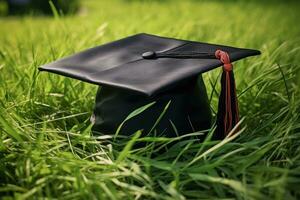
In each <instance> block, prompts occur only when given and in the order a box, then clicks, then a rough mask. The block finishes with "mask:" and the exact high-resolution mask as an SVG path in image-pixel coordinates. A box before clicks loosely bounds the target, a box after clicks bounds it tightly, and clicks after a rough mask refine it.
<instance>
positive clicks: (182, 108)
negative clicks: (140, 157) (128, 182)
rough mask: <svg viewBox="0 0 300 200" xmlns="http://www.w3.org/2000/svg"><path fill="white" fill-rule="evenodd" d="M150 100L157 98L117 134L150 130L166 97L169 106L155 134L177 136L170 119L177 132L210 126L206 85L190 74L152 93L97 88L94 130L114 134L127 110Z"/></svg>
mask: <svg viewBox="0 0 300 200" xmlns="http://www.w3.org/2000/svg"><path fill="white" fill-rule="evenodd" d="M153 101H155V102H156V103H155V104H154V105H152V106H151V107H150V108H148V109H147V110H146V111H144V112H143V113H142V114H140V115H138V116H136V117H134V118H132V119H130V120H129V121H127V122H126V123H125V124H124V126H123V127H122V129H121V132H120V134H122V135H131V134H133V133H134V132H136V131H137V130H140V129H143V130H144V131H143V133H144V134H147V133H149V131H150V130H151V128H152V127H153V125H154V124H155V121H156V120H157V119H158V117H159V116H160V114H161V113H162V112H163V109H164V108H165V106H166V105H167V103H168V102H169V101H171V103H170V105H169V108H168V109H167V111H166V113H165V115H164V116H163V118H162V119H161V121H160V123H159V124H158V126H157V127H155V131H156V133H157V134H159V135H160V134H163V135H165V136H169V137H173V136H176V132H175V130H174V128H173V127H172V124H171V122H172V123H173V124H174V125H175V127H176V129H177V131H178V133H179V134H185V133H192V132H194V131H199V130H204V129H209V128H210V124H211V111H210V107H209V103H208V99H207V94H206V88H205V85H204V83H203V80H202V77H201V76H200V77H199V78H198V81H197V77H193V78H191V79H189V80H188V81H185V82H183V83H182V84H181V85H179V86H178V87H176V88H174V89H172V90H170V91H168V92H164V93H161V94H159V95H156V96H154V97H148V96H145V95H141V94H138V93H137V94H133V93H131V92H128V91H126V90H116V89H115V88H111V87H107V86H104V87H102V88H99V91H98V93H97V97H96V104H95V109H94V117H95V124H94V127H93V130H94V131H95V132H100V133H104V134H113V133H115V131H116V130H117V128H118V126H119V125H120V124H121V123H122V122H123V120H124V119H125V118H126V117H127V116H128V114H129V113H131V112H132V111H133V110H135V109H137V108H139V107H141V106H143V105H146V104H148V103H151V102H153Z"/></svg>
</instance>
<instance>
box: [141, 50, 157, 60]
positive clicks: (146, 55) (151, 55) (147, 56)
mask: <svg viewBox="0 0 300 200" xmlns="http://www.w3.org/2000/svg"><path fill="white" fill-rule="evenodd" d="M155 56H156V53H155V52H154V51H146V52H144V53H143V54H142V57H143V58H145V59H151V58H155Z"/></svg>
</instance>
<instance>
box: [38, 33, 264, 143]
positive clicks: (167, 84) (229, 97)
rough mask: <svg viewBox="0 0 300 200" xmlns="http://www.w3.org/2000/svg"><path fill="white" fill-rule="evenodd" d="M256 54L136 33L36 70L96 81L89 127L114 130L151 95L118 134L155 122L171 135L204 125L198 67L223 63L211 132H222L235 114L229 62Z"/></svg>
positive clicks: (147, 128) (207, 120)
mask: <svg viewBox="0 0 300 200" xmlns="http://www.w3.org/2000/svg"><path fill="white" fill-rule="evenodd" d="M258 54H260V52H259V51H257V50H251V49H242V48H235V47H229V46H222V45H215V44H207V43H201V42H195V41H187V40H179V39H173V38H166V37H160V36H155V35H150V34H145V33H141V34H137V35H133V36H130V37H127V38H124V39H121V40H117V41H114V42H111V43H107V44H104V45H101V46H97V47H94V48H91V49H87V50H85V51H82V52H79V53H77V54H74V55H71V56H69V57H66V58H63V59H61V60H58V61H55V62H52V63H50V64H46V65H43V66H41V67H39V70H41V71H48V72H53V73H56V74H60V75H64V76H67V77H72V78H75V79H79V80H82V81H85V82H89V83H93V84H97V85H100V86H101V87H99V90H98V92H97V96H96V102H95V108H94V126H93V130H94V131H95V132H96V131H97V132H100V133H105V134H114V133H115V131H116V130H117V128H118V126H119V125H120V124H121V123H122V122H123V121H124V119H125V118H126V117H127V116H128V115H129V114H130V113H131V112H133V111H134V110H136V109H137V108H139V107H141V106H144V105H147V104H149V103H151V102H154V101H155V102H156V103H155V104H153V105H152V106H151V107H150V108H148V109H147V110H145V111H144V112H143V113H142V114H140V115H138V116H135V117H134V118H132V119H130V120H128V121H127V122H126V123H125V124H124V125H123V127H122V130H121V134H126V135H129V134H132V133H134V132H135V131H137V130H140V129H143V130H144V132H152V131H153V128H152V127H153V125H154V124H156V126H155V130H156V131H157V133H165V134H166V135H167V136H174V135H175V134H177V133H179V134H185V133H189V132H194V131H199V130H204V129H208V128H210V126H211V118H212V117H211V110H210V106H209V102H208V98H207V94H206V88H205V85H204V82H203V80H202V76H201V73H204V72H207V71H209V70H212V69H214V68H217V67H219V66H223V73H222V78H221V84H222V87H221V93H220V97H219V105H218V114H217V122H216V123H217V131H216V134H217V137H218V138H222V137H225V136H226V135H227V134H228V133H229V131H230V130H232V128H233V127H234V126H235V125H236V124H237V122H238V120H239V115H238V102H237V96H236V91H235V83H234V76H233V71H232V64H231V63H232V62H233V61H236V60H239V59H242V58H245V57H248V56H253V55H258ZM78 92H80V91H78ZM168 102H170V104H169V107H168V109H167V110H166V111H164V108H165V106H166V105H167V103H168ZM163 112H165V113H164V115H163V116H162V115H161V113H163ZM158 118H160V120H159V123H158V124H157V123H156V121H157V119H158Z"/></svg>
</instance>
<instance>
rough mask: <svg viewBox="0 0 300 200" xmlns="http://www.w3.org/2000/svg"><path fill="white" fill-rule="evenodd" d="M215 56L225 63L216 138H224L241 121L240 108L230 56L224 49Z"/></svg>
mask: <svg viewBox="0 0 300 200" xmlns="http://www.w3.org/2000/svg"><path fill="white" fill-rule="evenodd" d="M215 56H216V58H217V59H219V60H220V61H221V62H222V63H223V73H222V78H221V94H220V96H219V105H218V113H217V130H216V138H217V139H223V138H225V137H226V136H227V135H228V133H229V132H230V131H231V130H232V129H233V127H234V126H235V125H236V124H237V123H238V122H239V108H238V101H237V95H236V86H235V80H234V74H233V66H232V64H231V61H230V57H229V55H228V53H227V52H225V51H222V50H217V51H216V52H215Z"/></svg>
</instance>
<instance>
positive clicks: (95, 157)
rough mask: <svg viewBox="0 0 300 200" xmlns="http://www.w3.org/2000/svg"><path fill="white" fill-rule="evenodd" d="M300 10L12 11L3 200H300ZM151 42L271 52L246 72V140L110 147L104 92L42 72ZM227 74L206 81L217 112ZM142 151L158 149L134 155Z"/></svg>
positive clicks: (253, 6) (194, 5)
mask: <svg viewBox="0 0 300 200" xmlns="http://www.w3.org/2000/svg"><path fill="white" fill-rule="evenodd" d="M1 5H2V7H1V9H2V8H3V9H2V10H5V9H6V8H5V5H4V4H3V2H2V3H1ZM299 10H300V3H299V2H298V1H242V0H236V1H234V0H232V1H201V0H199V1H197V0H187V1H179V0H177V1H170V0H166V1H146V0H145V1H138V0H127V1H126V0H123V1H122V0H112V1H104V0H103V1H96V0H84V1H81V7H80V9H79V10H78V12H77V13H76V14H73V15H64V14H62V13H61V12H59V10H54V13H53V16H49V15H43V14H39V15H36V14H33V13H30V14H26V15H17V16H7V15H6V14H5V11H3V14H2V17H1V18H0V134H1V135H0V136H1V140H0V196H1V197H2V198H4V199H15V198H16V199H18V198H19V199H26V198H27V199H32V198H40V197H48V198H58V199H60V198H63V199H74V198H76V199H96V198H97V199H121V198H123V199H217V198H219V199H225V198H234V199H299V198H300V193H299V190H298V188H299V184H300V178H299V177H300V159H299V155H300V149H299V141H300V140H299V139H300V132H299V129H300V121H299V113H300V112H299V111H300V104H299V101H300V99H299V97H300V95H299V84H300V80H299V63H300V48H299V47H300V45H299V44H300V38H299V36H300V26H298V25H297V24H298V21H299V17H300V12H299ZM139 32H146V33H151V34H158V35H162V36H167V37H175V38H181V39H187V40H195V41H202V42H209V43H219V44H224V45H230V46H239V47H247V48H254V49H259V50H261V51H262V55H261V56H259V57H254V58H249V59H246V60H243V61H239V62H237V63H236V64H235V74H236V81H237V89H238V91H237V92H238V95H239V102H240V108H241V115H242V116H243V117H245V120H244V121H243V126H244V127H245V130H244V131H243V132H242V133H240V135H239V136H238V137H237V138H229V139H226V140H224V141H211V140H210V136H211V134H209V135H208V137H207V138H206V140H205V141H201V142H200V141H198V140H193V139H189V140H181V139H182V138H181V137H179V138H172V139H169V138H154V137H151V136H149V137H146V138H138V136H139V135H138V134H136V137H133V138H119V139H118V142H117V143H114V142H113V141H111V142H110V144H107V142H106V141H107V139H109V138H110V136H97V135H92V134H91V132H90V122H89V116H90V115H91V111H92V108H93V104H94V97H95V94H96V90H97V86H94V85H90V84H87V83H82V82H80V81H76V80H71V79H69V78H64V77H60V76H57V75H52V74H46V73H42V74H39V73H38V71H37V67H38V66H39V65H41V64H44V63H48V62H51V61H54V60H56V59H58V58H61V57H63V56H67V55H70V54H73V53H75V52H78V51H81V50H84V49H86V48H89V47H92V46H96V45H101V44H104V43H106V42H110V41H113V40H116V39H119V38H123V37H126V36H129V35H132V34H135V33H139ZM219 74H220V70H215V71H213V72H209V73H206V74H205V75H204V79H205V82H206V86H207V89H208V92H209V96H210V97H211V104H212V110H216V106H217V99H218V91H219V84H217V88H216V89H217V90H216V91H214V90H213V88H214V87H213V86H212V85H213V84H214V83H215V81H218V77H219ZM112 134H113V133H112ZM198 134H201V133H198ZM174 140H175V141H177V140H180V142H177V143H175V144H174V145H173V146H172V148H169V149H168V150H167V152H166V153H164V154H160V155H159V156H157V152H156V151H158V150H160V149H165V148H166V145H167V144H168V143H170V142H172V141H174ZM129 141H131V142H129ZM137 141H147V142H148V145H147V146H146V147H143V148H139V149H133V148H132V146H131V145H130V144H131V143H134V142H137ZM128 144H129V145H128ZM153 155H156V156H153Z"/></svg>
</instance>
